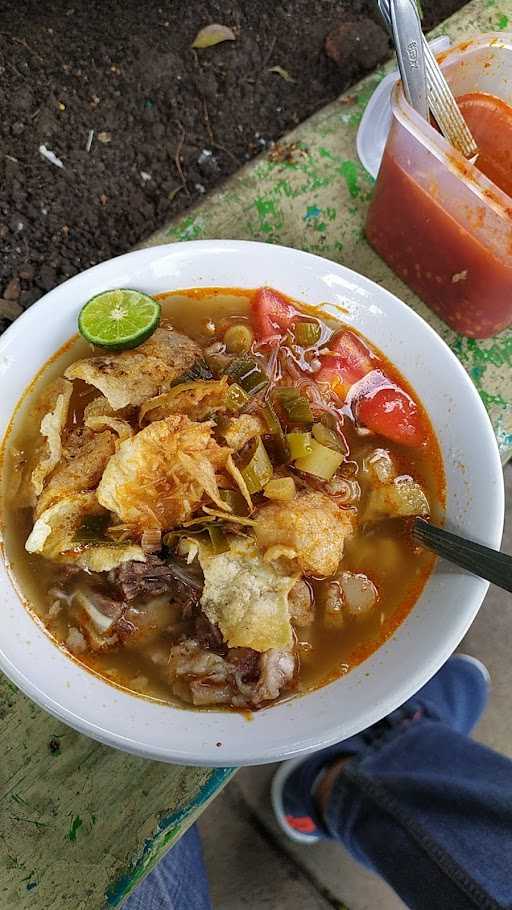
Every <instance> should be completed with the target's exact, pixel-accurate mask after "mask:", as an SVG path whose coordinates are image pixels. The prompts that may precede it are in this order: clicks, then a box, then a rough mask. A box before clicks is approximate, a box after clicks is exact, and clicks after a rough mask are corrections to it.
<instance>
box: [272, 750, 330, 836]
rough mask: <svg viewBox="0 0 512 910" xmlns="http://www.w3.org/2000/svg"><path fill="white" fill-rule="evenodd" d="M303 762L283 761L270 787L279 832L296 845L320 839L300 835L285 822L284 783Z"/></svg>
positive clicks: (301, 758)
mask: <svg viewBox="0 0 512 910" xmlns="http://www.w3.org/2000/svg"><path fill="white" fill-rule="evenodd" d="M303 761H306V759H305V758H303V757H299V758H291V759H290V761H285V762H283V763H282V765H281V767H280V768H278V770H277V771H276V773H275V774H274V777H273V779H272V786H271V788H270V799H271V802H272V808H273V810H274V815H275V818H276V822H277V824H278V825H279V827H280V828H281V831H282V832H283V833H284V834H286V836H287V837H289V838H290V840H293V841H295V843H297V844H316V843H317V841H319V840H321V839H322V838H321V837H319V836H318V835H316V834H301V833H300V831H296V830H295V829H294V828H292V827H291V825H289V824H288V822H287V821H286V816H285V812H284V808H283V789H284V785H285V783H286V781H287V780H288V778H289V776H290V774H291V773H292V772H293V771H295V768H297V767H298V766H299V765H301V764H302V762H303Z"/></svg>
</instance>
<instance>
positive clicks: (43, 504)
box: [35, 427, 115, 517]
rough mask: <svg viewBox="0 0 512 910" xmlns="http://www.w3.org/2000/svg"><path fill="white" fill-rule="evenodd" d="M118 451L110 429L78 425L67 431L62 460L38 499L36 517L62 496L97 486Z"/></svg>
mask: <svg viewBox="0 0 512 910" xmlns="http://www.w3.org/2000/svg"><path fill="white" fill-rule="evenodd" d="M114 452H115V436H114V434H113V433H111V432H110V430H105V431H104V432H102V433H94V432H93V430H91V429H89V428H88V427H78V428H76V429H75V430H72V431H71V432H70V433H67V434H65V436H64V440H63V449H62V457H61V460H60V461H59V464H58V465H57V467H56V468H55V470H54V471H53V473H52V475H51V477H50V478H49V480H48V482H47V483H46V484H45V486H44V489H43V492H42V494H41V496H40V497H39V499H38V501H37V505H36V511H35V514H36V517H38V516H39V515H41V513H42V512H44V511H45V509H47V508H48V507H49V506H50V505H52V504H53V503H54V502H57V501H58V500H59V499H63V498H64V497H66V496H69V495H70V494H72V493H81V492H84V491H86V490H94V489H95V487H96V486H97V485H98V483H99V481H100V480H101V476H102V474H103V471H104V470H105V467H106V465H107V463H108V460H109V458H110V456H111V455H113V454H114Z"/></svg>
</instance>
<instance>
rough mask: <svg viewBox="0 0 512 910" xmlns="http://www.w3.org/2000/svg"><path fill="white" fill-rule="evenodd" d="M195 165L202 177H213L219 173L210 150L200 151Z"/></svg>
mask: <svg viewBox="0 0 512 910" xmlns="http://www.w3.org/2000/svg"><path fill="white" fill-rule="evenodd" d="M197 165H198V167H199V170H200V172H201V174H202V176H203V177H215V176H217V174H218V173H219V163H218V161H217V159H216V157H215V155H214V154H213V152H212V151H210V149H203V150H202V151H201V154H200V155H199V157H198V159H197Z"/></svg>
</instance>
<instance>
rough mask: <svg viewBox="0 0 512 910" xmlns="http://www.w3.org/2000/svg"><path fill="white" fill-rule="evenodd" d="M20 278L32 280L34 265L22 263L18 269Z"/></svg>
mask: <svg viewBox="0 0 512 910" xmlns="http://www.w3.org/2000/svg"><path fill="white" fill-rule="evenodd" d="M19 276H20V278H23V280H24V281H32V278H33V277H34V266H33V265H30V263H27V264H26V265H23V266H22V267H21V269H20V271H19Z"/></svg>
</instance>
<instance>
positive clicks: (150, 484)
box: [98, 415, 230, 530]
mask: <svg viewBox="0 0 512 910" xmlns="http://www.w3.org/2000/svg"><path fill="white" fill-rule="evenodd" d="M229 454H230V450H229V449H227V448H223V447H221V446H219V445H218V443H217V442H215V440H214V439H213V438H212V425H211V424H210V423H195V422H194V421H191V420H189V419H188V417H185V416H179V415H175V416H172V417H167V418H165V419H164V420H157V421H155V422H154V423H150V424H149V426H147V427H144V429H143V430H140V431H139V432H138V433H137V434H136V435H135V436H133V437H132V438H131V439H126V440H125V441H124V442H122V443H121V445H120V446H119V448H118V450H117V452H116V454H115V455H113V456H112V458H111V459H110V461H109V462H108V465H107V467H106V468H105V472H104V474H103V477H102V479H101V482H100V484H99V486H98V500H99V502H100V503H101V505H103V506H104V507H105V508H106V509H110V511H112V512H114V513H117V515H118V516H119V519H120V521H121V522H122V523H125V524H127V525H130V526H131V527H134V528H136V529H138V530H145V529H146V528H165V529H168V528H174V527H176V526H177V525H179V524H182V523H183V522H184V521H186V520H187V519H189V518H191V516H192V514H193V512H194V510H195V509H197V507H198V506H199V504H200V502H201V501H202V499H203V497H205V496H206V497H207V499H209V500H211V501H212V502H213V503H214V504H215V505H216V506H217V507H218V508H219V509H226V504H225V503H224V501H223V500H222V499H221V496H220V492H219V488H218V484H217V479H216V476H215V475H216V471H217V470H219V469H222V468H224V466H225V465H226V461H227V459H228V457H229Z"/></svg>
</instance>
